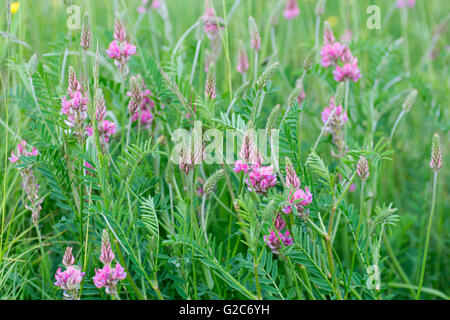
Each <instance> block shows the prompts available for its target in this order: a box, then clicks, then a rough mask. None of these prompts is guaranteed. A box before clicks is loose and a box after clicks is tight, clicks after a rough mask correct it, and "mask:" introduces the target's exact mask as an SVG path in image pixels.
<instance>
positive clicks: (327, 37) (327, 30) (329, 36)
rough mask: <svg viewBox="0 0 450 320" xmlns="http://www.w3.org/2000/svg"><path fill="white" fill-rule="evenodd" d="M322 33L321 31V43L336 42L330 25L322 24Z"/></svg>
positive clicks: (327, 23) (326, 22)
mask: <svg viewBox="0 0 450 320" xmlns="http://www.w3.org/2000/svg"><path fill="white" fill-rule="evenodd" d="M323 28H324V31H323V41H324V43H325V44H333V43H334V41H336V39H335V37H334V34H333V30H331V26H330V23H329V22H328V21H325V23H324V27H323Z"/></svg>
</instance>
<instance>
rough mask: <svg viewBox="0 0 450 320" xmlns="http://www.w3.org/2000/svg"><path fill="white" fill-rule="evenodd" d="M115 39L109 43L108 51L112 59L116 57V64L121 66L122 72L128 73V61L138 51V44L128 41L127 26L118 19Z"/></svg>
mask: <svg viewBox="0 0 450 320" xmlns="http://www.w3.org/2000/svg"><path fill="white" fill-rule="evenodd" d="M114 39H115V40H113V41H112V42H111V43H110V44H109V47H108V49H107V50H106V53H107V54H108V56H109V57H110V58H111V59H114V64H115V65H116V66H117V67H118V68H119V70H120V73H121V74H122V75H126V74H127V73H128V68H127V67H126V63H127V62H128V60H129V59H130V57H131V56H132V55H134V54H135V53H136V46H134V45H132V44H130V43H129V42H128V41H127V33H126V31H125V27H124V25H123V23H122V22H120V21H119V20H117V21H116V25H115V29H114Z"/></svg>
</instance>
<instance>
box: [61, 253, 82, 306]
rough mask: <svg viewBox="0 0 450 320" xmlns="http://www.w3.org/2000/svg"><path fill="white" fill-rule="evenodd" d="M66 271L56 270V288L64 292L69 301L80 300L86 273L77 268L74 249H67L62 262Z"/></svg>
mask: <svg viewBox="0 0 450 320" xmlns="http://www.w3.org/2000/svg"><path fill="white" fill-rule="evenodd" d="M62 262H63V264H64V266H65V267H66V270H64V271H61V268H58V270H56V274H55V279H56V281H55V286H57V287H59V288H61V289H62V290H64V292H63V296H64V298H65V299H69V300H79V295H78V290H79V289H80V286H81V282H82V281H83V277H84V275H85V272H82V271H81V269H80V268H79V267H78V266H75V265H74V263H75V258H74V257H73V254H72V248H71V247H67V248H66V252H65V253H64V257H63V260H62Z"/></svg>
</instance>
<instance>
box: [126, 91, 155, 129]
mask: <svg viewBox="0 0 450 320" xmlns="http://www.w3.org/2000/svg"><path fill="white" fill-rule="evenodd" d="M127 95H128V96H130V97H131V96H132V94H131V92H130V91H128V92H127ZM151 95H152V92H151V91H150V90H149V89H147V88H146V86H145V83H142V90H141V92H140V112H139V108H138V110H137V111H136V112H135V113H134V114H133V115H132V117H131V120H132V121H137V120H138V119H140V120H141V124H142V125H143V126H144V127H145V128H147V127H149V126H150V124H151V123H152V122H153V114H152V112H151V111H150V110H151V109H154V107H155V103H154V102H153V100H151ZM131 100H133V99H131ZM131 100H130V103H132V101H131Z"/></svg>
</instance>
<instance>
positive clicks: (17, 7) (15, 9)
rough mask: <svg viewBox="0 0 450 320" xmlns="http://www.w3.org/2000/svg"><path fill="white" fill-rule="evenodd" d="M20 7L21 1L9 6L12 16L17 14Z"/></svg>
mask: <svg viewBox="0 0 450 320" xmlns="http://www.w3.org/2000/svg"><path fill="white" fill-rule="evenodd" d="M19 7H20V3H19V1H14V2H11V4H10V5H9V8H10V9H11V13H12V14H14V13H16V12H17V10H19Z"/></svg>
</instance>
